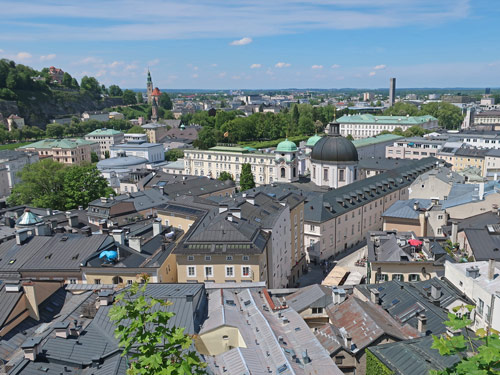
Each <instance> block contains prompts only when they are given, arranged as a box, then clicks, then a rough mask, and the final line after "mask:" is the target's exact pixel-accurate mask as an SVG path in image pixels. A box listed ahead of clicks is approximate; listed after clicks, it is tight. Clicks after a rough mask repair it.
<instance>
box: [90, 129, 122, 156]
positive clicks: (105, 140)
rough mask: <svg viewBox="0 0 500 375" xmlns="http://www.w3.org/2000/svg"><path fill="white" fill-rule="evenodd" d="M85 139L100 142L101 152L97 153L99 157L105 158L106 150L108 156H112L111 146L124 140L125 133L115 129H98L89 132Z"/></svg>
mask: <svg viewBox="0 0 500 375" xmlns="http://www.w3.org/2000/svg"><path fill="white" fill-rule="evenodd" d="M85 139H86V140H87V141H91V142H95V143H98V144H99V153H98V154H97V155H98V156H99V159H104V158H105V157H106V152H107V153H108V157H109V156H110V147H111V146H113V145H116V144H118V143H122V142H123V133H122V132H121V131H118V130H114V129H106V128H104V129H97V130H94V131H93V132H92V133H89V134H87V135H86V136H85Z"/></svg>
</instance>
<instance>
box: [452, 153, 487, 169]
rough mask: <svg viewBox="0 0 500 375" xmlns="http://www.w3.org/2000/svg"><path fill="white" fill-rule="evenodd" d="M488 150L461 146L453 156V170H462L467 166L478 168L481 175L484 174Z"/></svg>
mask: <svg viewBox="0 0 500 375" xmlns="http://www.w3.org/2000/svg"><path fill="white" fill-rule="evenodd" d="M487 152H488V150H486V149H480V148H475V147H474V148H472V147H460V148H459V149H458V150H456V151H455V155H454V157H453V161H452V164H453V167H452V170H453V171H461V170H464V169H467V168H476V169H477V170H479V171H480V175H481V176H483V175H484V159H485V156H486V153H487Z"/></svg>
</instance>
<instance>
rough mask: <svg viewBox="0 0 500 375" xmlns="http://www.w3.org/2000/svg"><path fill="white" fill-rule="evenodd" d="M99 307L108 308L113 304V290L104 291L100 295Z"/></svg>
mask: <svg viewBox="0 0 500 375" xmlns="http://www.w3.org/2000/svg"><path fill="white" fill-rule="evenodd" d="M98 296H99V306H108V305H111V304H112V303H113V300H114V292H113V291H112V290H103V291H101V292H100V293H99V295H98Z"/></svg>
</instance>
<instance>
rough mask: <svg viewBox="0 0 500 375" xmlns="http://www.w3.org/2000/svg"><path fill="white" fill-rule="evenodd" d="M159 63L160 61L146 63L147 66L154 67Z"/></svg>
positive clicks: (154, 60)
mask: <svg viewBox="0 0 500 375" xmlns="http://www.w3.org/2000/svg"><path fill="white" fill-rule="evenodd" d="M159 63H160V59H153V60H151V61H148V66H155V65H158V64H159Z"/></svg>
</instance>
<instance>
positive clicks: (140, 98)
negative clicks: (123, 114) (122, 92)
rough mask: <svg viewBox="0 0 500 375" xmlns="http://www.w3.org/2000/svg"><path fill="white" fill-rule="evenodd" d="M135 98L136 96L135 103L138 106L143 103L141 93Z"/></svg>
mask: <svg viewBox="0 0 500 375" xmlns="http://www.w3.org/2000/svg"><path fill="white" fill-rule="evenodd" d="M136 96H137V103H138V104H142V103H144V97H143V96H142V92H138V93H137V95H136Z"/></svg>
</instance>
